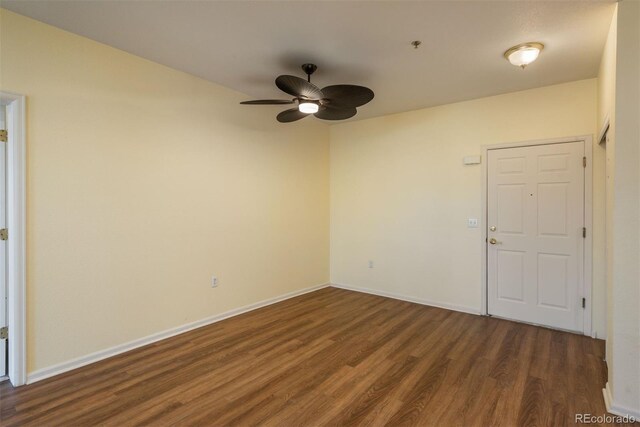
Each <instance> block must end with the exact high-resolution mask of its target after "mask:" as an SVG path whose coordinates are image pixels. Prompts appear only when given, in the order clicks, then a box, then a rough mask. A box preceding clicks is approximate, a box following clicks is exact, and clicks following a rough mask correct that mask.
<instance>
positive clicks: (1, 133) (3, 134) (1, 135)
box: [0, 129, 7, 142]
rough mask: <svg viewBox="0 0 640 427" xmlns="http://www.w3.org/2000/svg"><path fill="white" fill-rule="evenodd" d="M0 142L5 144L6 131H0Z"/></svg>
mask: <svg viewBox="0 0 640 427" xmlns="http://www.w3.org/2000/svg"><path fill="white" fill-rule="evenodd" d="M0 141H1V142H7V131H6V130H4V129H0Z"/></svg>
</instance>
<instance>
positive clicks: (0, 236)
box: [0, 228, 9, 240]
mask: <svg viewBox="0 0 640 427" xmlns="http://www.w3.org/2000/svg"><path fill="white" fill-rule="evenodd" d="M0 240H9V230H7V229H6V228H3V229H1V230H0Z"/></svg>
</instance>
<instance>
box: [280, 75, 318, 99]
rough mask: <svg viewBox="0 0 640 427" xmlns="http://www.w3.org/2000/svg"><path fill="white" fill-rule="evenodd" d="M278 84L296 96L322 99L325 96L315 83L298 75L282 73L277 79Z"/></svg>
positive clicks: (283, 89) (282, 89) (284, 90)
mask: <svg viewBox="0 0 640 427" xmlns="http://www.w3.org/2000/svg"><path fill="white" fill-rule="evenodd" d="M276 86H278V88H279V89H280V90H281V91H283V92H286V93H288V94H289V95H293V96H295V97H296V98H300V97H302V98H308V99H321V98H324V95H323V93H322V91H321V90H320V89H319V88H318V87H317V86H316V85H314V84H312V83H309V82H308V81H306V80H305V79H301V78H300V77H296V76H287V75H282V76H278V78H277V79H276Z"/></svg>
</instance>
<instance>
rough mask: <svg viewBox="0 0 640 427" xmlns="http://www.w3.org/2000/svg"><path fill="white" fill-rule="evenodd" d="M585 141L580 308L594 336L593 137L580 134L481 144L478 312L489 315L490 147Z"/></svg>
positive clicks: (589, 333)
mask: <svg viewBox="0 0 640 427" xmlns="http://www.w3.org/2000/svg"><path fill="white" fill-rule="evenodd" d="M580 141H582V142H584V155H585V157H586V158H587V167H586V168H585V170H584V173H585V177H584V192H585V194H584V226H585V227H586V228H587V237H586V238H585V242H584V251H583V256H584V259H583V264H582V265H583V272H582V277H583V281H582V283H581V293H582V297H584V298H585V300H586V303H585V308H584V310H583V315H584V321H583V330H582V333H583V334H584V335H587V336H591V337H595V336H594V331H593V326H592V312H593V309H592V295H593V281H592V276H593V248H592V244H593V136H591V135H581V136H570V137H563V138H551V139H540V140H531V141H518V142H507V143H498V144H489V145H483V146H482V147H481V149H482V175H481V180H482V186H481V187H482V194H481V196H482V197H481V200H482V206H481V212H480V229H481V230H483V232H482V233H481V236H480V245H481V254H482V256H481V263H482V264H481V280H480V285H481V289H480V295H481V298H480V313H481V314H483V315H488V314H489V313H488V309H487V243H486V239H487V232H486V230H487V193H488V189H487V184H488V170H487V155H488V152H489V150H495V149H500V148H516V147H529V146H534V145H549V144H563V143H567V142H580Z"/></svg>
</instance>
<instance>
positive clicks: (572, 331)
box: [487, 314, 590, 337]
mask: <svg viewBox="0 0 640 427" xmlns="http://www.w3.org/2000/svg"><path fill="white" fill-rule="evenodd" d="M487 316H489V317H493V318H494V319H500V320H508V321H509V322H515V323H522V324H525V325H530V326H537V327H539V328H545V329H551V330H552V331H560V332H569V333H570V334H576V335H582V336H585V337H588V336H590V335H586V334H584V333H583V332H582V331H575V330H571V329H562V328H557V327H555V326H549V325H541V324H540V323H533V322H526V321H524V320H517V319H510V318H508V317H502V316H498V315H495V314H487Z"/></svg>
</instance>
